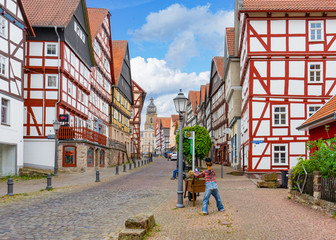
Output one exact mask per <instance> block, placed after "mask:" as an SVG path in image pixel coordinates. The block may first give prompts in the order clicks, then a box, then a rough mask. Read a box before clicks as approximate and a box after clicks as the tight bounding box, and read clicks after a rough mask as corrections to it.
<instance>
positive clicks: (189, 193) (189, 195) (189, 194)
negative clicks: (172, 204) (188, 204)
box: [188, 192, 196, 201]
mask: <svg viewBox="0 0 336 240" xmlns="http://www.w3.org/2000/svg"><path fill="white" fill-rule="evenodd" d="M188 199H189V201H192V200H193V197H192V192H188ZM194 199H195V201H196V193H194Z"/></svg>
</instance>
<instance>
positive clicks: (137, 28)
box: [87, 0, 234, 116]
mask: <svg viewBox="0 0 336 240" xmlns="http://www.w3.org/2000/svg"><path fill="white" fill-rule="evenodd" d="M87 6H88V7H98V8H107V9H109V11H110V13H111V14H112V17H111V25H112V39H113V40H128V42H129V47H130V56H131V68H132V78H133V79H134V80H135V81H136V82H137V83H139V85H140V86H141V87H143V88H144V90H145V91H146V92H147V101H146V102H145V106H147V104H148V100H149V99H150V97H153V98H154V99H155V104H156V105H157V107H158V115H159V116H169V115H170V114H175V110H174V106H173V102H172V99H173V98H174V97H175V96H176V95H177V93H178V90H179V89H180V88H182V89H183V92H184V93H185V95H187V94H188V91H189V90H199V88H200V85H201V84H205V83H207V82H209V72H210V67H211V59H212V58H213V57H214V56H223V55H224V53H223V51H224V33H225V27H230V26H232V25H233V8H234V0H212V1H201V0H184V1H173V0H127V1H125V0H87Z"/></svg>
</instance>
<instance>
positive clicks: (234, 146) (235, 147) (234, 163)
mask: <svg viewBox="0 0 336 240" xmlns="http://www.w3.org/2000/svg"><path fill="white" fill-rule="evenodd" d="M234 33H235V29H234V28H226V35H225V48H224V82H225V98H226V102H227V107H228V110H227V111H228V113H227V114H228V116H227V117H228V129H227V131H226V132H227V133H229V139H228V140H229V152H228V158H229V159H230V160H229V161H230V163H231V167H232V168H234V169H240V168H241V165H242V164H243V163H241V161H240V129H241V112H240V111H241V86H240V78H239V58H238V56H237V55H235V50H234V38H235V36H234Z"/></svg>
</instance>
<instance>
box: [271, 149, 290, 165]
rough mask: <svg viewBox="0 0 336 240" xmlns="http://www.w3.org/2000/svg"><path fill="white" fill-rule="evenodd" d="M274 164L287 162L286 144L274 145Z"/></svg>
mask: <svg viewBox="0 0 336 240" xmlns="http://www.w3.org/2000/svg"><path fill="white" fill-rule="evenodd" d="M273 164H279V165H282V164H287V146H286V145H273Z"/></svg>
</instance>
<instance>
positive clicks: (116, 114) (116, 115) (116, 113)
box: [113, 109, 118, 120]
mask: <svg viewBox="0 0 336 240" xmlns="http://www.w3.org/2000/svg"><path fill="white" fill-rule="evenodd" d="M113 117H114V119H116V120H117V119H118V112H117V110H115V109H113Z"/></svg>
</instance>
